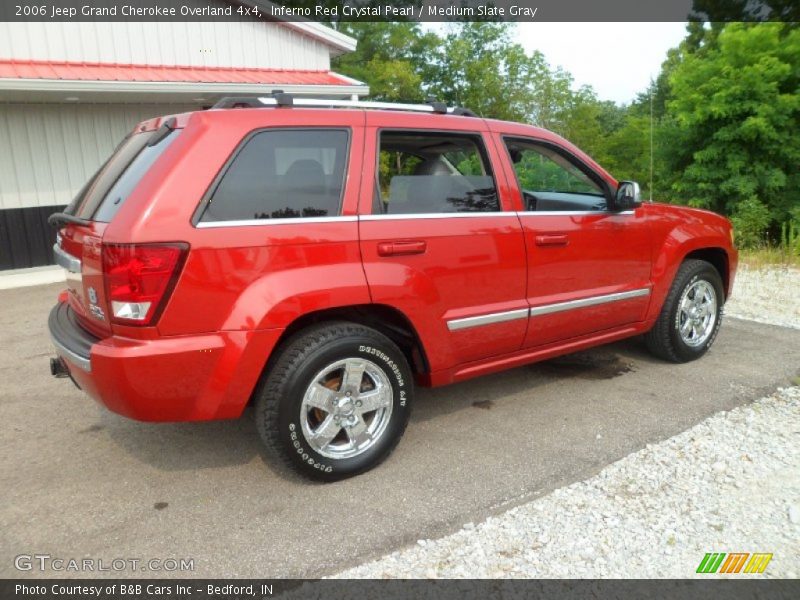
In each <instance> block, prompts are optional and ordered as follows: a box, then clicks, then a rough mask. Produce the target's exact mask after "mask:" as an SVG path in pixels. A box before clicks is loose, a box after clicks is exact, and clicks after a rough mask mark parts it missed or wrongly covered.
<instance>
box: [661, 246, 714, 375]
mask: <svg viewBox="0 0 800 600" xmlns="http://www.w3.org/2000/svg"><path fill="white" fill-rule="evenodd" d="M724 294H725V292H724V290H723V287H722V278H721V277H720V275H719V272H718V271H717V270H716V269H715V268H714V266H713V265H711V264H710V263H707V262H706V261H704V260H696V259H689V260H686V261H684V262H683V264H681V266H680V268H679V269H678V273H677V274H676V275H675V280H674V281H673V282H672V287H671V288H670V290H669V294H667V298H666V300H665V301H664V306H663V307H662V308H661V314H660V315H659V317H658V320H657V321H656V324H655V325H654V326H653V328H652V329H651V330H650V331H648V332H647V334H645V343H646V344H647V347H648V349H649V350H650V352H652V353H653V354H655V355H656V356H658V357H659V358H663V359H664V360H668V361H671V362H676V363H684V362H689V361H691V360H695V359H698V358H700V357H701V356H703V354H705V353H706V352H708V349H709V348H710V347H711V344H713V343H714V340H715V339H716V337H717V332H718V331H719V327H720V324H721V323H722V305H723V302H724V301H725V295H724Z"/></svg>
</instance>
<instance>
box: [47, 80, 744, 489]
mask: <svg viewBox="0 0 800 600" xmlns="http://www.w3.org/2000/svg"><path fill="white" fill-rule="evenodd" d="M243 105H244V108H242V106H243ZM234 108H235V109H234ZM51 222H53V223H55V224H57V225H58V226H59V228H60V230H59V236H58V242H57V244H56V246H55V254H56V258H57V261H58V263H59V264H61V265H62V266H64V267H65V268H66V270H67V271H68V279H67V281H68V284H67V285H68V289H67V290H66V291H64V292H63V293H62V294H61V295H60V297H59V300H58V304H57V305H56V306H55V308H54V309H53V311H52V312H51V314H50V319H49V328H50V334H51V337H52V340H53V343H54V345H55V347H56V348H57V352H58V355H59V358H56V359H53V360H52V361H51V369H52V371H53V374H55V375H57V376H66V375H69V376H70V377H71V378H72V379H73V380H74V381H75V383H76V384H77V385H78V386H80V388H81V389H83V390H84V391H86V393H88V394H89V395H90V396H92V397H93V398H95V399H96V400H98V401H99V402H101V403H102V404H104V405H105V406H107V407H108V408H110V409H111V410H112V411H115V412H117V413H120V414H122V415H125V416H128V417H131V418H134V419H140V420H143V421H193V420H203V419H225V418H235V417H238V416H240V415H241V414H242V411H243V409H244V408H245V407H246V406H247V405H248V403H249V402H250V401H251V400H252V401H253V402H254V403H255V415H256V419H257V424H258V429H259V432H260V435H261V436H262V438H263V440H264V442H265V444H266V446H267V447H268V448H269V449H270V450H271V452H273V453H274V454H275V455H276V456H278V457H281V458H282V459H283V460H284V461H285V462H286V463H287V464H288V465H290V466H291V467H293V468H294V469H296V470H298V471H300V472H301V473H304V474H306V475H310V476H314V477H318V478H323V479H337V478H342V477H345V476H349V475H354V474H356V473H359V472H362V471H364V470H366V469H369V468H371V467H373V466H375V465H376V464H378V463H379V462H380V461H381V460H383V459H384V458H385V457H386V456H387V455H388V454H389V453H390V452H391V450H392V449H393V448H394V446H395V445H396V444H397V442H398V440H399V439H400V436H401V435H402V433H403V430H404V429H405V427H406V424H407V422H408V417H409V413H410V411H411V405H412V403H413V396H414V385H415V384H416V385H421V386H439V385H444V384H448V383H452V382H455V381H463V380H465V379H468V378H470V377H475V376H478V375H483V374H484V373H493V372H496V371H500V370H502V369H507V368H511V367H516V366H519V365H523V364H526V363H530V362H534V361H538V360H542V359H547V358H551V357H554V356H557V355H560V354H565V353H569V352H574V351H576V350H581V349H583V348H588V347H590V346H596V345H598V344H605V343H607V342H612V341H614V340H619V339H621V338H626V337H630V336H634V335H638V334H645V340H646V342H647V345H648V347H649V348H650V349H651V350H652V351H653V352H654V353H655V354H657V355H658V356H660V357H662V358H664V359H667V360H670V361H674V362H685V361H689V360H692V359H695V358H698V357H700V356H702V355H703V354H704V353H705V352H706V351H707V350H708V348H709V346H710V345H711V344H712V342H713V341H714V338H715V336H716V334H717V331H718V330H719V326H720V320H721V317H722V305H723V303H724V302H725V300H726V298H727V297H728V295H729V294H730V291H731V286H732V282H733V275H734V271H735V268H736V262H737V253H736V250H735V249H734V248H733V245H732V243H731V238H732V232H731V225H730V223H729V222H728V221H727V220H726V219H724V218H723V217H721V216H718V215H716V214H713V213H710V212H705V211H701V210H693V209H689V208H682V207H681V208H679V207H676V206H666V205H663V204H649V203H647V204H642V203H641V201H640V199H639V189H638V186H637V185H636V184H635V183H633V182H617V181H616V180H615V179H614V178H613V177H611V175H609V174H608V173H607V172H606V171H604V170H603V169H602V168H601V167H600V166H599V165H598V164H597V163H595V162H594V161H593V160H592V159H591V158H589V157H588V156H587V155H586V154H584V153H583V152H581V151H580V150H579V149H578V148H576V147H575V146H573V145H571V144H570V143H569V142H567V141H565V140H564V139H562V138H560V137H558V136H556V135H554V134H552V133H550V132H548V131H545V130H542V129H538V128H536V127H531V126H528V125H521V124H517V123H507V122H501V121H493V120H487V119H482V118H478V117H476V116H475V115H473V114H472V113H471V112H470V111H468V110H465V109H448V108H447V107H445V106H444V105H442V104H439V103H432V104H430V105H419V106H416V105H381V104H376V103H367V102H350V101H328V100H319V99H317V100H312V99H308V100H301V99H293V98H292V97H291V96H288V95H286V94H282V93H277V92H276V93H274V94H273V95H272V96H271V97H268V98H260V99H242V98H234V99H226V100H223V101H221V102H220V103H219V104H218V105H217V106H216V107H215V108H214V109H212V110H207V111H203V112H194V113H187V114H181V115H175V116H171V117H164V118H159V119H153V120H150V121H147V122H144V123H142V124H141V125H139V126H138V127H136V129H135V130H134V132H133V133H132V134H131V135H129V136H128V137H127V138H126V139H125V140H124V141H123V142H122V143H121V145H120V146H119V147H118V148H117V150H116V151H115V152H114V154H113V156H112V157H111V158H110V159H109V160H108V162H107V163H106V164H105V165H103V167H102V168H101V169H100V170H99V171H98V172H97V174H96V175H95V176H94V177H93V178H92V179H91V181H90V182H89V183H88V184H87V185H86V186H85V188H84V189H83V190H82V191H81V192H80V193H79V194H78V196H77V197H76V199H75V200H74V201H73V202H72V204H71V205H70V206H69V207H68V208H67V209H66V210H65V212H64V213H58V214H56V215H53V217H51Z"/></svg>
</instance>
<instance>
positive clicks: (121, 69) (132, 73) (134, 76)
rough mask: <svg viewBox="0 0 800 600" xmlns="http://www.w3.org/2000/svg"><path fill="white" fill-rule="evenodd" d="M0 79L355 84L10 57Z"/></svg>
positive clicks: (337, 78) (333, 77) (284, 73)
mask: <svg viewBox="0 0 800 600" xmlns="http://www.w3.org/2000/svg"><path fill="white" fill-rule="evenodd" d="M0 79H61V80H69V81H163V82H179V83H254V84H287V85H354V84H353V82H352V81H350V80H348V79H346V78H344V77H342V76H341V75H337V74H336V73H332V72H330V71H307V70H305V71H304V70H289V69H253V68H241V69H233V68H227V67H189V66H168V65H131V64H114V63H88V62H50V61H39V60H25V61H20V60H7V59H0Z"/></svg>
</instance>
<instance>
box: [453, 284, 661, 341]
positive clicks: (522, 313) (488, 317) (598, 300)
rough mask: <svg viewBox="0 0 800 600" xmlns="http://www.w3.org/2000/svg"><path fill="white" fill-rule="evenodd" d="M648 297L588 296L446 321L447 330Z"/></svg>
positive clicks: (643, 292)
mask: <svg viewBox="0 0 800 600" xmlns="http://www.w3.org/2000/svg"><path fill="white" fill-rule="evenodd" d="M648 295H650V288H639V289H636V290H628V291H625V292H615V293H613V294H602V295H599V296H589V297H588V298H579V299H578V300H569V301H567V302H555V303H553V304H542V305H540V306H533V307H531V308H520V309H517V310H508V311H503V312H496V313H488V314H485V315H478V316H477V317H464V318H461V319H451V320H449V321H447V329H449V330H450V331H459V330H461V329H469V328H471V327H480V326H481V325H492V324H494V323H504V322H506V321H514V320H516V319H529V318H532V317H536V316H539V315H549V314H552V313H557V312H563V311H566V310H575V309H577V308H585V307H587V306H596V305H598V304H606V303H609V302H619V301H621V300H630V299H631V298H638V297H640V296H648Z"/></svg>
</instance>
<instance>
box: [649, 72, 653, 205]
mask: <svg viewBox="0 0 800 600" xmlns="http://www.w3.org/2000/svg"><path fill="white" fill-rule="evenodd" d="M652 201H653V78H652V77H651V78H650V202H652Z"/></svg>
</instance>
